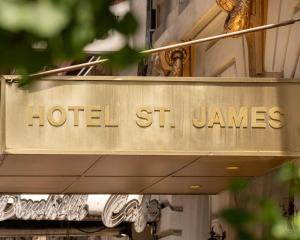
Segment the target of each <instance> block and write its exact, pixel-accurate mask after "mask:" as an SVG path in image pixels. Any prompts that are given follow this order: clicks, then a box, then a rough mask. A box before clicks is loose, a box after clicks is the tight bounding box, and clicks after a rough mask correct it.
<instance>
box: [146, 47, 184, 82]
mask: <svg viewBox="0 0 300 240" xmlns="http://www.w3.org/2000/svg"><path fill="white" fill-rule="evenodd" d="M188 59H189V56H188V49H187V48H184V47H180V48H175V49H170V50H166V51H163V52H160V53H157V54H155V55H154V56H153V59H152V62H153V65H154V66H153V70H154V72H155V73H156V74H155V75H161V76H172V77H181V76H183V66H184V64H186V63H187V61H188Z"/></svg>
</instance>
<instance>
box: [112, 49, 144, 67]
mask: <svg viewBox="0 0 300 240" xmlns="http://www.w3.org/2000/svg"><path fill="white" fill-rule="evenodd" d="M106 57H107V58H108V59H110V60H111V61H110V64H111V65H112V66H113V67H116V68H122V67H125V66H130V65H132V64H133V63H136V62H138V61H139V60H140V59H142V57H143V55H142V54H140V53H139V52H137V51H136V50H134V49H132V48H131V47H130V46H129V45H126V46H124V47H123V48H122V49H121V50H120V51H117V52H114V53H111V54H108V55H106Z"/></svg>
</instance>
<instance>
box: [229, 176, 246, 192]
mask: <svg viewBox="0 0 300 240" xmlns="http://www.w3.org/2000/svg"><path fill="white" fill-rule="evenodd" d="M247 187H248V181H247V180H246V179H244V178H236V179H234V180H232V181H231V182H230V184H229V191H231V192H240V191H242V190H244V189H245V188H247Z"/></svg>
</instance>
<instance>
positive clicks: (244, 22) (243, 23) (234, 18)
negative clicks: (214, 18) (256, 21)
mask: <svg viewBox="0 0 300 240" xmlns="http://www.w3.org/2000/svg"><path fill="white" fill-rule="evenodd" d="M216 1H217V4H218V5H219V6H220V7H221V8H222V9H223V10H225V11H226V12H228V17H227V19H226V21H225V25H224V28H225V31H226V32H236V31H240V30H243V29H247V28H249V26H250V3H251V2H250V1H251V0H216Z"/></svg>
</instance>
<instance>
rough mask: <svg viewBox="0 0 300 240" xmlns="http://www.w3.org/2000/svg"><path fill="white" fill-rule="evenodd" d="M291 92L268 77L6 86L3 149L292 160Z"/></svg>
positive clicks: (299, 123)
mask: <svg viewBox="0 0 300 240" xmlns="http://www.w3.org/2000/svg"><path fill="white" fill-rule="evenodd" d="M78 80H82V81H78ZM83 80H84V81H83ZM299 93H300V81H298V80H293V81H288V80H272V79H259V80H255V79H227V78H226V79H222V78H189V79H185V78H173V79H172V78H164V79H161V78H138V77H127V78H124V79H122V80H116V79H113V78H112V77H105V78H103V77H102V78H101V77H98V78H97V79H96V78H93V77H91V78H85V79H82V78H81V79H80V78H72V79H70V78H69V79H68V78H61V79H47V80H40V81H36V82H34V83H33V84H32V85H30V87H29V88H28V89H20V88H18V87H17V85H16V84H11V85H9V84H6V87H5V145H6V147H5V148H6V151H7V152H10V153H26V152H28V153H54V152H55V153H99V154H149V155H152V154H159V155H164V154H185V155H211V154H212V155H274V156H277V155H278V156H281V155H299V150H300V140H299V139H300V131H299V129H300V120H299V117H300V114H299V103H300V94H299Z"/></svg>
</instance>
